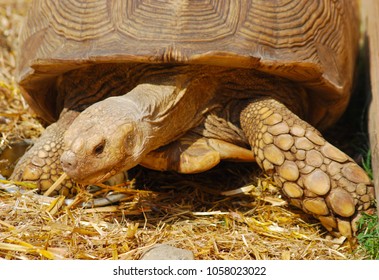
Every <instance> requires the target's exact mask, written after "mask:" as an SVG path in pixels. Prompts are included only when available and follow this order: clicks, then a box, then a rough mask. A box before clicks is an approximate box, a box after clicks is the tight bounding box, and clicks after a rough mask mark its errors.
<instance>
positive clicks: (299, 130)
mask: <svg viewBox="0 0 379 280" xmlns="http://www.w3.org/2000/svg"><path fill="white" fill-rule="evenodd" d="M291 134H292V135H294V136H298V137H303V136H304V135H305V129H304V128H303V127H302V126H300V125H297V124H295V125H294V126H292V127H291Z"/></svg>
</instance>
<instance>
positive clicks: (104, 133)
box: [61, 97, 146, 184]
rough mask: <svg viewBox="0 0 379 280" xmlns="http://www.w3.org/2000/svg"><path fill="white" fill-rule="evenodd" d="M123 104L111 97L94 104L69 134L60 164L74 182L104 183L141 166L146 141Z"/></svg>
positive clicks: (74, 124)
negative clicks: (119, 173) (121, 172)
mask: <svg viewBox="0 0 379 280" xmlns="http://www.w3.org/2000/svg"><path fill="white" fill-rule="evenodd" d="M120 99H121V100H120ZM122 101H123V100H122V97H111V98H108V99H106V100H103V101H101V102H98V103H95V104H93V105H92V106H90V107H88V108H87V109H86V110H84V111H83V112H82V113H81V114H80V115H79V116H78V117H77V118H76V119H75V120H74V122H73V123H72V125H71V126H70V128H69V129H68V130H67V131H66V133H65V135H64V146H65V149H64V152H63V154H62V156H61V164H62V167H63V170H64V171H65V172H66V173H67V175H68V176H69V177H70V178H72V179H73V180H74V181H76V182H78V183H83V184H91V183H98V182H103V181H105V180H106V179H108V178H109V177H111V176H113V175H115V174H117V173H118V172H120V171H123V170H128V169H130V168H132V167H134V166H135V165H137V164H138V163H139V161H140V158H141V157H142V156H141V154H142V153H143V149H144V141H143V139H146V137H144V133H143V129H142V128H143V125H140V123H139V120H138V116H136V114H133V113H131V112H132V111H133V110H128V106H125V104H123V102H122Z"/></svg>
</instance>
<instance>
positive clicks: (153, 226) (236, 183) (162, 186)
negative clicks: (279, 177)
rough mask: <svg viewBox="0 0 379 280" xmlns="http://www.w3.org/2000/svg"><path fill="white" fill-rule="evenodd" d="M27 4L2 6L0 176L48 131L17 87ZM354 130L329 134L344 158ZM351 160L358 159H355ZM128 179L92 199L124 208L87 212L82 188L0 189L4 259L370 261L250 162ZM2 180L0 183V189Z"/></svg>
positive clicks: (23, 0) (4, 1) (142, 173)
mask: <svg viewBox="0 0 379 280" xmlns="http://www.w3.org/2000/svg"><path fill="white" fill-rule="evenodd" d="M28 2H29V1H28V0H14V1H12V0H0V131H1V135H0V153H1V152H2V155H1V157H0V168H1V169H0V173H1V174H3V175H4V176H8V173H9V170H7V167H8V165H9V161H7V160H8V159H9V154H10V155H11V158H12V157H13V158H12V159H10V160H11V161H13V160H15V158H17V157H18V156H19V154H18V153H16V151H15V150H11V152H10V153H8V152H5V151H6V150H7V149H8V147H9V146H12V145H14V143H17V142H19V141H20V140H24V139H31V140H33V139H36V138H37V137H38V135H39V134H40V133H41V132H42V131H43V129H44V127H43V126H42V125H41V124H40V123H39V122H38V120H37V118H36V116H35V115H34V114H33V112H31V111H30V109H29V108H28V105H27V104H26V102H25V101H24V100H23V98H22V96H21V94H20V91H19V88H18V86H17V83H16V81H15V66H16V62H17V51H16V50H17V36H18V32H19V29H20V24H21V22H22V18H23V17H24V15H25V12H26V10H27V3H28ZM351 130H352V129H351V127H350V128H346V126H345V125H343V124H342V125H340V126H338V127H337V129H334V131H337V134H340V136H341V135H342V136H343V137H336V132H334V133H329V134H327V137H330V138H331V139H329V140H330V141H332V142H333V141H334V142H335V143H336V144H337V145H340V146H342V148H343V149H346V150H347V152H348V153H350V155H352V154H351V153H354V149H352V148H351V145H347V144H346V139H350V138H349V137H350V135H349V136H348V138H346V137H347V136H346V135H348V134H349V133H351ZM349 131H350V132H349ZM355 132H356V131H355ZM358 138H359V137H358ZM333 139H334V140H333ZM344 139H345V141H344ZM362 141H363V142H364V141H365V140H362ZM349 142H351V141H349ZM359 145H361V144H359ZM364 145H365V144H364V143H363V144H362V146H364ZM7 151H9V150H7ZM5 154H7V155H6V156H5ZM352 156H354V157H355V158H357V160H360V154H359V153H358V154H354V155H352ZM129 178H130V181H129V182H127V183H126V184H125V185H124V186H114V187H108V189H105V190H104V189H103V190H101V191H99V193H98V195H101V194H104V193H109V192H112V191H120V192H122V193H123V194H124V198H123V201H122V202H120V203H118V204H116V205H112V206H94V207H87V208H85V207H83V206H82V205H81V204H80V203H81V202H83V201H91V198H92V196H93V194H90V193H88V192H87V191H86V190H82V191H81V192H80V193H79V195H78V198H77V199H76V200H73V201H67V202H68V203H69V205H68V206H67V205H65V204H64V203H63V201H64V199H65V198H63V197H58V198H56V199H48V198H45V197H43V196H40V195H36V193H35V190H33V189H27V188H26V191H25V192H19V191H15V192H11V193H10V192H8V191H5V190H2V189H1V188H0V259H138V258H139V256H140V255H141V254H142V252H143V251H144V250H145V249H147V248H150V247H151V246H153V245H154V244H157V243H167V244H170V245H172V246H175V247H178V248H183V249H188V250H191V251H193V252H194V255H195V258H196V259H364V258H366V255H365V254H364V253H363V251H362V250H360V248H359V246H357V245H356V244H353V243H350V242H348V241H347V240H344V239H334V238H332V237H331V236H330V235H329V234H328V233H327V232H326V231H325V230H324V229H323V228H322V227H321V226H320V225H319V224H318V222H317V221H315V220H312V219H309V217H308V216H306V215H304V214H303V213H302V212H300V211H298V210H296V209H294V208H291V207H289V206H288V205H287V204H286V202H285V201H284V200H282V198H281V194H280V192H279V190H278V189H277V188H276V187H275V185H274V184H273V183H272V182H271V180H270V179H269V178H266V177H265V176H263V175H262V174H261V172H260V171H259V169H258V167H257V165H255V164H230V163H229V164H228V163H224V164H221V165H220V166H219V167H217V168H216V169H214V170H211V171H209V172H206V173H204V174H200V175H178V174H175V173H162V172H154V171H149V170H146V169H144V168H141V167H137V168H134V169H133V170H132V171H131V172H130V174H129ZM6 179H7V178H3V179H2V181H1V182H2V183H3V184H2V186H3V189H4V188H6V186H7V185H6V184H5V183H7V182H8V181H7V180H6ZM23 189H25V187H24V188H23Z"/></svg>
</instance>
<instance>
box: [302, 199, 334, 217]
mask: <svg viewBox="0 0 379 280" xmlns="http://www.w3.org/2000/svg"><path fill="white" fill-rule="evenodd" d="M303 205H304V207H305V208H306V209H307V210H308V211H310V212H312V213H314V214H316V215H323V216H325V215H328V214H329V209H328V206H327V205H326V203H325V201H324V200H323V199H322V198H306V199H304V201H303Z"/></svg>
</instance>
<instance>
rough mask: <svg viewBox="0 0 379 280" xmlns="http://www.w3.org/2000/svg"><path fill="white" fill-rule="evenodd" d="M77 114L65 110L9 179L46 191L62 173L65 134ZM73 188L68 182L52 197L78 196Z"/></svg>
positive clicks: (63, 183) (68, 180)
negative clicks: (57, 195)
mask: <svg viewBox="0 0 379 280" xmlns="http://www.w3.org/2000/svg"><path fill="white" fill-rule="evenodd" d="M78 114H79V113H78V112H75V111H67V110H65V111H63V112H62V114H61V116H60V118H59V120H58V121H57V122H56V123H53V124H51V125H50V126H48V127H47V128H46V129H45V131H44V132H43V133H42V135H41V137H40V138H38V140H37V141H36V142H35V144H34V145H33V146H32V147H31V148H30V150H28V151H27V152H26V153H25V154H24V156H23V157H22V158H21V159H20V161H19V162H18V163H17V165H16V167H15V169H14V172H13V174H12V176H11V178H10V179H11V180H17V181H30V182H34V183H36V184H37V186H38V189H39V191H41V192H44V191H46V190H47V189H48V188H49V187H50V186H51V185H52V184H53V183H54V182H55V181H56V180H57V179H58V178H59V177H60V176H61V175H62V173H63V170H62V166H61V164H60V157H61V154H62V153H63V134H64V132H65V131H66V130H67V128H68V127H69V126H70V124H71V123H72V122H73V120H74V119H75V118H76V117H77V116H78ZM73 185H74V182H73V181H72V180H70V179H65V180H64V181H63V182H62V184H61V187H60V188H59V189H57V190H55V192H54V193H53V195H56V194H62V195H65V196H69V195H73V194H75V188H73Z"/></svg>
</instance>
